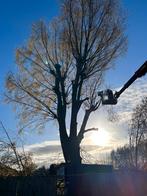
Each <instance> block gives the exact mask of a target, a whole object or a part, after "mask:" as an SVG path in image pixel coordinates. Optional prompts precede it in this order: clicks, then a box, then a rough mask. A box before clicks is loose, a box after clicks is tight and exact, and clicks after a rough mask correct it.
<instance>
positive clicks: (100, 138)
mask: <svg viewBox="0 0 147 196" xmlns="http://www.w3.org/2000/svg"><path fill="white" fill-rule="evenodd" d="M90 138H91V142H92V144H94V145H98V146H106V145H107V144H108V142H109V134H108V133H107V132H106V131H105V130H103V129H99V130H98V131H97V132H93V133H92V134H91V136H90Z"/></svg>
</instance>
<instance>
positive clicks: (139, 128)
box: [130, 97, 147, 168]
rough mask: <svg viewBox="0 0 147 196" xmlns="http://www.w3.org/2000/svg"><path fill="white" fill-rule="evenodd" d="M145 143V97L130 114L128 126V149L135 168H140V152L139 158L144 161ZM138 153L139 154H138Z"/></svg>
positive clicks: (146, 141) (146, 121)
mask: <svg viewBox="0 0 147 196" xmlns="http://www.w3.org/2000/svg"><path fill="white" fill-rule="evenodd" d="M146 143H147V97H145V98H144V99H142V101H141V103H140V104H138V105H137V106H136V108H135V109H134V112H133V114H132V119H131V126H130V148H132V149H134V150H133V151H132V157H133V160H134V163H135V167H136V168H138V167H140V164H139V159H140V152H141V151H142V153H141V154H142V155H141V157H142V158H143V154H144V158H145V160H146V155H145V154H146V153H144V152H147V151H146V150H147V149H146V147H147V146H146ZM139 151H140V152H139Z"/></svg>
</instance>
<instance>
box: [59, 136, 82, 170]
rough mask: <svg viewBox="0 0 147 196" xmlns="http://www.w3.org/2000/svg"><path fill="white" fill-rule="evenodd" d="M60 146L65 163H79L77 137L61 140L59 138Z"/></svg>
mask: <svg viewBox="0 0 147 196" xmlns="http://www.w3.org/2000/svg"><path fill="white" fill-rule="evenodd" d="M61 146H62V151H63V156H64V159H65V162H66V163H68V164H71V165H74V166H75V165H79V164H81V156H80V143H79V142H78V141H77V138H75V139H71V138H68V140H67V141H65V140H64V141H63V142H62V140H61Z"/></svg>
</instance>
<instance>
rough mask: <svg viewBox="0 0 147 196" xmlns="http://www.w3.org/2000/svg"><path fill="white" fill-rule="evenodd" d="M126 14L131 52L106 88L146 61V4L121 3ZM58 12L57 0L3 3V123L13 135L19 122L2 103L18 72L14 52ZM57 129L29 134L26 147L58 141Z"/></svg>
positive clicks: (0, 117)
mask: <svg viewBox="0 0 147 196" xmlns="http://www.w3.org/2000/svg"><path fill="white" fill-rule="evenodd" d="M122 4H123V7H124V8H125V10H126V15H127V17H126V18H127V20H126V34H127V36H128V51H127V52H126V54H125V55H124V56H123V57H121V58H119V59H118V60H117V62H116V66H115V68H113V69H112V70H110V71H109V72H108V73H107V74H106V80H105V84H106V85H108V86H112V88H118V87H120V86H121V85H122V84H123V83H124V82H125V81H126V80H127V79H128V78H129V77H130V76H131V74H133V73H134V71H135V70H136V69H137V68H138V67H139V66H140V65H141V64H142V63H143V62H144V61H145V60H147V12H146V10H147V1H146V0H141V1H139V0H133V1H131V0H122ZM58 12H59V9H58V0H44V1H41V0H21V1H20V0H13V1H11V0H1V6H0V27H1V28H0V84H1V85H0V120H2V121H3V123H4V124H5V125H6V127H7V128H8V130H10V134H11V135H12V136H13V135H15V131H16V124H17V123H16V122H17V120H16V119H15V115H14V112H13V110H12V107H11V106H8V105H4V104H3V103H2V94H3V91H4V80H5V77H6V74H7V72H9V71H15V49H16V48H17V47H19V46H22V45H23V44H24V43H25V41H27V38H28V36H29V35H30V32H31V25H32V23H33V22H35V21H38V20H40V19H44V20H46V21H49V20H51V19H52V18H53V17H54V16H56V15H57V14H58ZM55 130H56V127H55V126H53V125H50V130H49V131H48V130H46V131H45V132H44V133H43V134H41V135H37V134H33V133H26V134H25V135H26V136H25V137H26V143H28V144H33V143H37V142H43V141H44V140H54V139H57V137H58V135H57V132H56V131H55ZM0 134H1V133H0Z"/></svg>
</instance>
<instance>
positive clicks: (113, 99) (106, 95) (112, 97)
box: [98, 61, 147, 105]
mask: <svg viewBox="0 0 147 196" xmlns="http://www.w3.org/2000/svg"><path fill="white" fill-rule="evenodd" d="M146 73H147V61H145V63H144V64H143V65H142V66H141V67H140V68H139V69H138V70H137V71H136V72H135V74H134V75H133V76H132V77H131V78H130V79H129V80H128V81H127V82H126V83H125V84H124V86H123V87H122V88H121V89H120V90H119V91H118V92H115V93H114V94H113V91H112V90H110V89H107V90H105V91H100V92H98V95H99V96H100V97H101V100H102V104H103V105H114V104H117V98H118V97H119V96H120V95H121V94H122V93H123V92H124V91H125V90H126V89H127V88H128V87H129V86H130V85H131V84H132V83H133V82H134V81H135V80H136V79H138V78H140V77H142V76H144V75H145V74H146Z"/></svg>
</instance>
